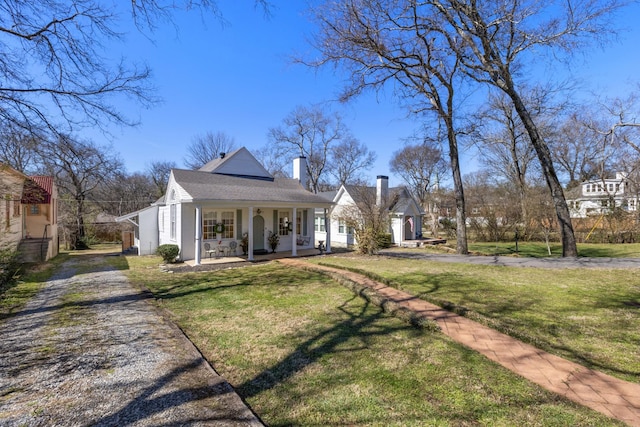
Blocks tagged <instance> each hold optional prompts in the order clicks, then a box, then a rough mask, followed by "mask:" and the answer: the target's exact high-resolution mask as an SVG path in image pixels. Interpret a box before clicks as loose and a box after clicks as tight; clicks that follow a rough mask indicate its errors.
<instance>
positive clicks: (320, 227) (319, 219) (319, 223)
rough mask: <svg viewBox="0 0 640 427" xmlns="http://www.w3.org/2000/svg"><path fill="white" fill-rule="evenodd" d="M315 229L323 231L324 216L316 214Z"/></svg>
mask: <svg viewBox="0 0 640 427" xmlns="http://www.w3.org/2000/svg"><path fill="white" fill-rule="evenodd" d="M316 231H322V232H324V217H323V216H317V217H316Z"/></svg>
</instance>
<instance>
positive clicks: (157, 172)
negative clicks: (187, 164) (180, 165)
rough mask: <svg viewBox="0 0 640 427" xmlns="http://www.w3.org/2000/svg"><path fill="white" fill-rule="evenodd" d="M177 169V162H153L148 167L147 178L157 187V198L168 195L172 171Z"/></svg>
mask: <svg viewBox="0 0 640 427" xmlns="http://www.w3.org/2000/svg"><path fill="white" fill-rule="evenodd" d="M175 168H177V165H176V162H174V161H172V160H167V161H153V162H151V163H150V164H149V166H147V176H148V177H149V179H151V181H152V182H153V184H154V185H155V188H156V190H155V192H154V194H155V196H156V198H159V197H162V196H164V193H166V191H167V183H168V182H169V175H170V174H171V169H175Z"/></svg>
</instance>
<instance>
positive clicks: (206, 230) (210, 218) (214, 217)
mask: <svg viewBox="0 0 640 427" xmlns="http://www.w3.org/2000/svg"><path fill="white" fill-rule="evenodd" d="M217 222H218V213H217V212H216V211H205V212H204V214H203V215H202V237H203V238H204V240H213V239H215V238H216V223H217Z"/></svg>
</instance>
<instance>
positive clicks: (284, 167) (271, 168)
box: [253, 144, 292, 178]
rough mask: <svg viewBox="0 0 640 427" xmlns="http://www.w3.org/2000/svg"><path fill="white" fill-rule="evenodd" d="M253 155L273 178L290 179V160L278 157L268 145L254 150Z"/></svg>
mask: <svg viewBox="0 0 640 427" xmlns="http://www.w3.org/2000/svg"><path fill="white" fill-rule="evenodd" d="M253 155H254V157H255V158H256V159H257V160H258V161H259V162H260V163H261V164H262V166H264V168H265V169H266V170H267V171H268V172H269V173H270V174H271V175H273V176H274V177H276V178H291V172H292V170H291V162H290V161H289V160H290V159H289V158H288V157H286V156H282V155H280V154H279V153H278V152H277V151H276V150H274V149H273V147H272V146H271V145H270V144H266V145H264V146H262V147H260V148H259V149H257V150H254V151H253Z"/></svg>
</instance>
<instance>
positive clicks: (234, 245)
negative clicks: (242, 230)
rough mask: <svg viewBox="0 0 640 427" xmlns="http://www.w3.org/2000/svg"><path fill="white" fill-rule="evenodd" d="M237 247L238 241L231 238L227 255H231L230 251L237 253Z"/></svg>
mask: <svg viewBox="0 0 640 427" xmlns="http://www.w3.org/2000/svg"><path fill="white" fill-rule="evenodd" d="M237 249H238V242H236V241H235V240H232V241H231V242H230V243H229V255H231V252H233V254H234V255H238V253H237Z"/></svg>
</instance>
